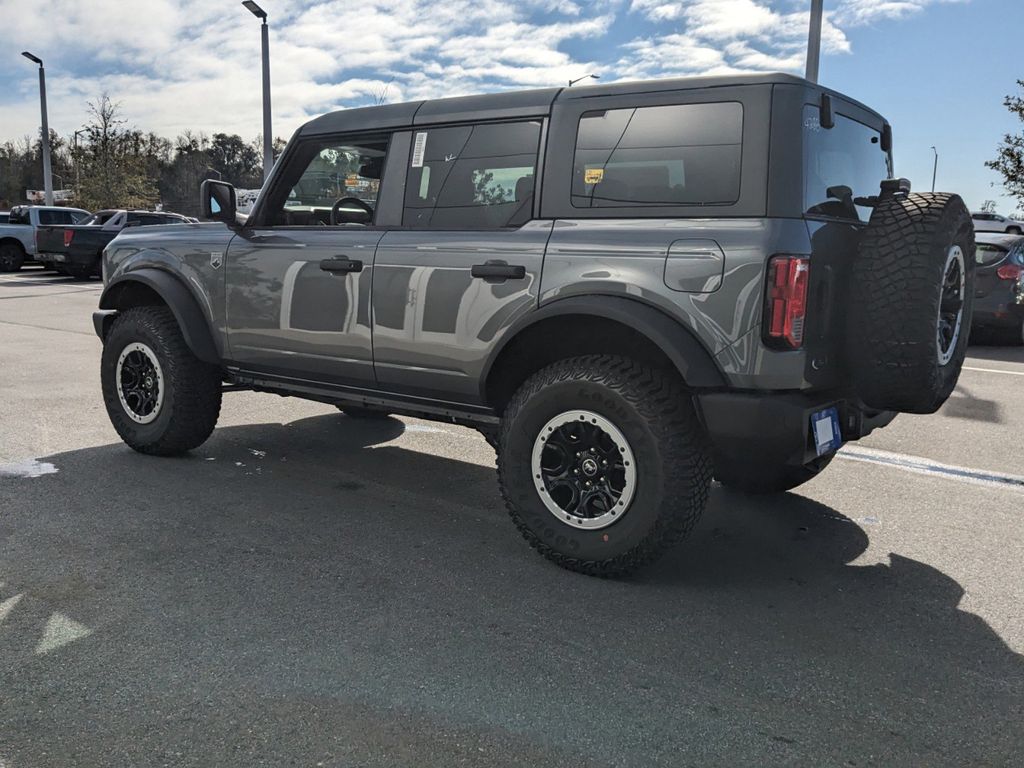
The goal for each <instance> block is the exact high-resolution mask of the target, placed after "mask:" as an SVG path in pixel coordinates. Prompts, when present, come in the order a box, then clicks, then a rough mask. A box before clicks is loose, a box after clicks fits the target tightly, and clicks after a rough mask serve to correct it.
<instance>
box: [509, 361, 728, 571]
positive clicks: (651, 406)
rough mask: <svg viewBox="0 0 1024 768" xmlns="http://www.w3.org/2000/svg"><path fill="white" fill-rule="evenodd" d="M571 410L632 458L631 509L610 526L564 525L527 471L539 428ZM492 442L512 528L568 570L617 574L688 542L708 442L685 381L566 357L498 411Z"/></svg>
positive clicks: (701, 499) (703, 487)
mask: <svg viewBox="0 0 1024 768" xmlns="http://www.w3.org/2000/svg"><path fill="white" fill-rule="evenodd" d="M574 410H584V411H588V412H591V413H595V414H597V415H598V416H600V417H602V418H604V419H607V420H608V421H609V422H610V423H611V424H613V425H614V426H615V427H616V428H617V429H618V430H619V431H620V432H621V433H622V436H623V437H624V438H625V440H626V441H627V442H628V444H629V446H630V448H631V450H632V452H633V456H634V458H635V464H636V486H635V488H636V490H635V493H634V495H633V498H632V503H630V504H629V505H628V506H627V507H626V508H625V510H624V511H623V512H622V516H621V517H620V518H618V519H616V520H614V521H613V522H612V523H611V524H610V525H608V526H607V527H603V528H597V529H593V530H583V529H580V528H578V527H574V526H571V525H569V524H567V523H565V522H563V521H562V520H561V516H556V515H555V514H554V513H553V512H552V511H550V510H549V509H548V507H547V506H545V503H544V502H543V501H542V500H541V496H540V491H539V489H538V486H537V480H536V479H535V477H534V474H533V472H532V470H531V458H532V454H533V449H534V443H535V440H536V439H537V437H538V435H539V434H540V432H541V431H542V430H543V429H544V426H545V425H546V424H547V423H548V422H549V421H550V420H551V419H553V418H555V417H557V416H559V415H560V414H562V413H565V412H568V411H574ZM499 442H500V450H499V451H498V460H497V464H498V483H499V486H500V488H501V494H502V496H503V497H504V499H505V503H506V506H507V507H508V512H509V515H511V517H512V521H513V522H514V523H515V525H516V527H517V528H518V529H519V531H520V533H522V535H523V536H524V537H525V538H526V540H527V541H528V542H529V543H530V546H532V547H533V548H534V549H536V550H537V551H539V552H540V553H541V554H542V555H544V556H545V557H546V558H548V559H549V560H551V561H553V562H554V563H556V564H558V565H560V566H562V567H563V568H568V569H570V570H573V571H579V572H581V573H585V574H589V575H594V576H603V577H610V576H621V575H625V574H627V573H630V572H632V571H634V570H636V569H638V568H640V567H641V566H643V565H645V564H647V563H650V562H652V561H653V560H655V559H656V558H657V557H658V556H659V555H661V554H662V553H663V552H664V551H665V550H666V549H667V548H668V547H670V546H671V545H673V544H675V543H676V542H678V541H680V540H682V539H683V538H685V537H686V536H687V534H688V533H689V532H690V530H691V529H692V528H693V525H694V523H696V522H697V520H698V519H699V518H700V516H701V514H702V513H703V511H704V507H705V505H706V503H707V498H708V490H709V487H710V484H711V474H712V465H711V449H710V444H709V441H708V438H707V435H706V434H705V432H704V429H703V427H702V426H701V424H700V422H699V420H698V419H697V415H696V412H695V409H694V406H693V403H692V401H691V398H690V396H689V395H688V394H687V393H686V391H685V390H684V389H683V386H682V381H681V380H680V379H679V377H678V376H677V375H675V373H674V372H668V371H663V370H659V369H655V368H649V367H646V366H643V365H641V364H640V363H637V362H636V361H634V360H631V359H629V358H625V357H619V356H611V355H592V356H586V357H577V358H571V359H567V360H562V361H560V362H557V363H554V364H552V365H550V366H548V367H546V368H544V369H542V370H541V371H539V372H538V373H536V374H534V375H533V376H532V377H530V379H528V380H527V381H526V383H524V384H523V385H522V386H521V387H520V388H519V390H518V391H517V392H516V394H515V396H514V397H513V398H512V401H511V402H510V403H509V405H508V407H507V409H506V410H505V413H504V416H503V419H502V426H501V433H500V437H499Z"/></svg>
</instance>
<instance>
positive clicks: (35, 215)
mask: <svg viewBox="0 0 1024 768" xmlns="http://www.w3.org/2000/svg"><path fill="white" fill-rule="evenodd" d="M88 215H89V212H88V211H83V210H81V209H80V208H61V207H57V206H45V205H16V206H15V207H14V208H12V209H11V211H10V214H9V217H8V220H7V223H6V224H0V272H17V271H18V270H19V269H21V267H22V265H23V264H25V263H26V262H28V261H31V260H32V259H34V258H35V255H36V253H37V249H36V233H37V231H38V229H39V227H40V226H47V225H50V224H76V223H78V222H79V221H81V220H82V219H84V218H85V217H86V216H88Z"/></svg>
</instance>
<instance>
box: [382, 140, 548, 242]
mask: <svg viewBox="0 0 1024 768" xmlns="http://www.w3.org/2000/svg"><path fill="white" fill-rule="evenodd" d="M539 145H540V123H539V122H536V121H530V122H524V123H495V124H492V125H467V126H457V127H453V128H432V129H427V130H424V131H417V132H416V133H415V135H414V141H413V147H412V156H411V158H410V161H409V176H408V180H407V182H406V188H405V190H406V191H405V210H404V212H403V214H402V223H403V224H404V225H405V226H407V227H417V228H431V229H500V228H503V227H516V226H521V225H522V224H524V223H525V222H527V221H528V220H529V219H530V216H531V215H532V212H533V187H534V178H535V173H534V169H535V168H536V166H537V150H538V147H539Z"/></svg>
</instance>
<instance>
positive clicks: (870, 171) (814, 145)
mask: <svg viewBox="0 0 1024 768" xmlns="http://www.w3.org/2000/svg"><path fill="white" fill-rule="evenodd" d="M819 116H820V112H819V109H818V107H817V106H812V105H807V106H806V107H804V120H803V134H804V208H805V210H806V211H807V213H809V214H811V215H817V216H829V217H839V218H844V219H858V220H860V221H867V220H868V217H869V216H870V215H871V209H870V208H868V207H866V206H862V205H856V204H855V202H854V199H855V198H858V197H871V196H873V195H877V194H878V192H879V184H880V182H881V181H882V180H883V179H888V178H890V177H891V176H892V168H891V166H890V162H889V155H888V153H886V152H883V151H882V137H881V134H880V132H879V131H876V130H875V129H874V128H871V127H869V126H867V125H864V124H863V123H859V122H857V121H856V120H853V119H851V118H849V117H845V116H844V115H840V114H838V113H837V114H836V115H835V125H834V126H833V127H832V128H822V127H821V122H820V117H819Z"/></svg>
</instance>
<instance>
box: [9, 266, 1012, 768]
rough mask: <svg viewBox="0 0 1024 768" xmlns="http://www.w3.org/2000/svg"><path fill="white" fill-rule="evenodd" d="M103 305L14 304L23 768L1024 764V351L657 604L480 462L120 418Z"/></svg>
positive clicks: (291, 425) (24, 286)
mask: <svg viewBox="0 0 1024 768" xmlns="http://www.w3.org/2000/svg"><path fill="white" fill-rule="evenodd" d="M100 287H101V286H100V284H99V283H98V282H92V283H75V282H72V281H70V280H69V279H67V278H60V277H56V276H53V275H50V274H45V275H44V274H43V273H40V272H38V271H36V270H32V269H27V270H24V271H22V272H21V273H18V274H17V275H3V276H0V414H2V415H0V766H2V767H3V768H28V767H29V766H70V765H111V766H126V765H145V766H149V765H154V766H155V765H168V766H179V765H189V766H214V765H216V766H264V765H266V766H271V765H272V766H278V765H297V766H305V765H308V766H317V765H324V766H428V765H429V766H434V765H438V766H455V765H460V766H461V765H469V766H513V765H517V766H519V765H522V766H527V765H530V766H532V765H542V764H543V765H560V766H589V765H594V766H646V765H665V766H673V767H675V766H716V765H721V766H747V765H751V766H755V765H756V766H767V765H786V766H792V765H801V766H816V767H820V766H873V765H879V766H889V765H893V766H896V765H898V766H911V765H920V766H940V765H950V766H968V765H971V766H974V765H1020V761H1021V755H1022V754H1024V657H1022V654H1024V575H1022V574H1024V478H1022V477H1021V476H1022V475H1024V348H1021V347H1016V348H1009V347H1007V348H1000V347H974V348H972V350H971V354H970V357H969V360H968V362H967V369H966V370H965V371H964V373H963V374H962V377H961V383H960V386H959V388H958V390H957V392H956V394H955V395H954V397H953V398H952V399H951V400H950V401H949V402H948V403H947V404H946V406H945V407H944V408H943V410H942V411H941V412H940V413H938V414H936V415H934V416H929V417H910V416H901V417H899V418H898V419H897V421H896V422H895V423H894V424H893V425H892V426H891V427H890V428H889V429H887V430H884V431H883V432H879V433H876V434H874V435H872V436H871V437H869V438H868V439H867V440H865V441H862V442H861V443H859V444H856V445H854V446H850V447H848V448H847V449H844V453H843V455H841V457H840V458H838V459H837V460H836V461H835V462H833V465H832V466H831V467H830V468H829V470H828V471H827V472H825V473H823V475H822V476H820V477H819V478H817V479H816V480H814V481H813V482H811V483H810V484H808V485H806V486H804V487H803V488H801V489H799V492H796V493H790V494H785V495H783V496H781V497H777V498H772V499H764V498H762V499H753V498H748V497H744V496H741V495H737V494H734V493H730V492H728V491H726V490H724V489H722V488H721V487H717V486H716V487H715V489H714V490H713V492H712V499H711V504H710V506H709V509H708V511H707V513H706V515H705V517H704V519H703V521H702V523H701V524H700V526H699V528H698V530H697V531H696V533H695V534H694V535H693V537H692V538H691V539H690V540H689V541H688V542H687V543H686V544H685V545H683V546H682V547H680V548H679V549H678V550H676V551H675V552H674V553H673V555H672V556H670V557H668V558H666V559H665V560H664V561H663V562H661V563H660V564H659V565H658V566H656V567H655V568H653V569H651V570H648V571H646V572H644V573H643V574H642V575H641V576H639V577H636V578H632V579H629V580H625V581H618V582H616V581H601V580H596V579H591V578H587V577H584V576H579V575H576V574H572V573H569V572H565V571H562V570H559V569H558V568H556V567H554V566H552V565H550V564H548V563H547V562H546V561H544V560H543V559H541V558H540V557H538V556H536V555H535V554H534V553H533V552H532V551H531V550H530V549H529V548H528V547H527V546H526V545H525V543H524V542H523V541H522V540H521V539H520V538H519V535H518V534H517V533H516V532H515V529H514V528H513V526H512V525H511V523H510V522H509V521H508V520H507V518H506V515H505V512H504V510H503V508H502V506H501V504H500V501H499V497H498V493H497V489H496V483H495V480H494V477H493V467H494V454H493V452H492V451H491V450H490V449H489V448H488V446H487V444H486V443H485V442H484V440H483V439H482V438H481V437H479V436H478V435H477V434H476V433H475V432H472V431H469V430H466V429H462V428H458V427H451V426H445V425H438V424H432V423H427V422H420V421H416V420H412V419H408V420H406V419H402V420H399V419H388V420H386V421H383V422H377V423H366V422H356V421H352V420H350V419H347V418H346V417H345V416H343V415H341V414H339V413H338V412H337V411H336V410H334V409H333V408H330V407H328V406H324V405H319V404H315V403H307V402H302V401H299V400H292V399H282V398H278V397H274V396H272V395H258V394H252V393H231V394H228V395H226V396H225V403H224V410H223V412H222V416H221V421H220V426H219V428H218V429H217V431H216V432H215V433H214V435H213V437H212V438H211V439H210V441H209V442H207V443H206V444H205V445H204V446H203V447H202V448H200V449H199V450H197V451H195V452H194V453H193V454H192V455H190V456H189V457H187V458H181V459H156V458H150V457H145V456H141V455H138V454H135V453H133V452H132V451H131V450H130V449H128V448H127V447H125V446H124V445H122V444H121V443H120V441H119V440H118V438H117V436H116V435H115V433H114V431H113V429H112V428H111V427H110V425H109V423H108V421H107V417H106V414H105V412H104V409H103V404H102V400H101V397H100V392H99V381H98V379H99V375H98V359H99V351H100V343H99V341H98V340H97V339H96V338H95V336H94V335H93V331H92V325H91V318H90V313H91V311H92V309H93V308H94V306H95V304H96V301H97V299H98V297H99V292H100Z"/></svg>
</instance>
